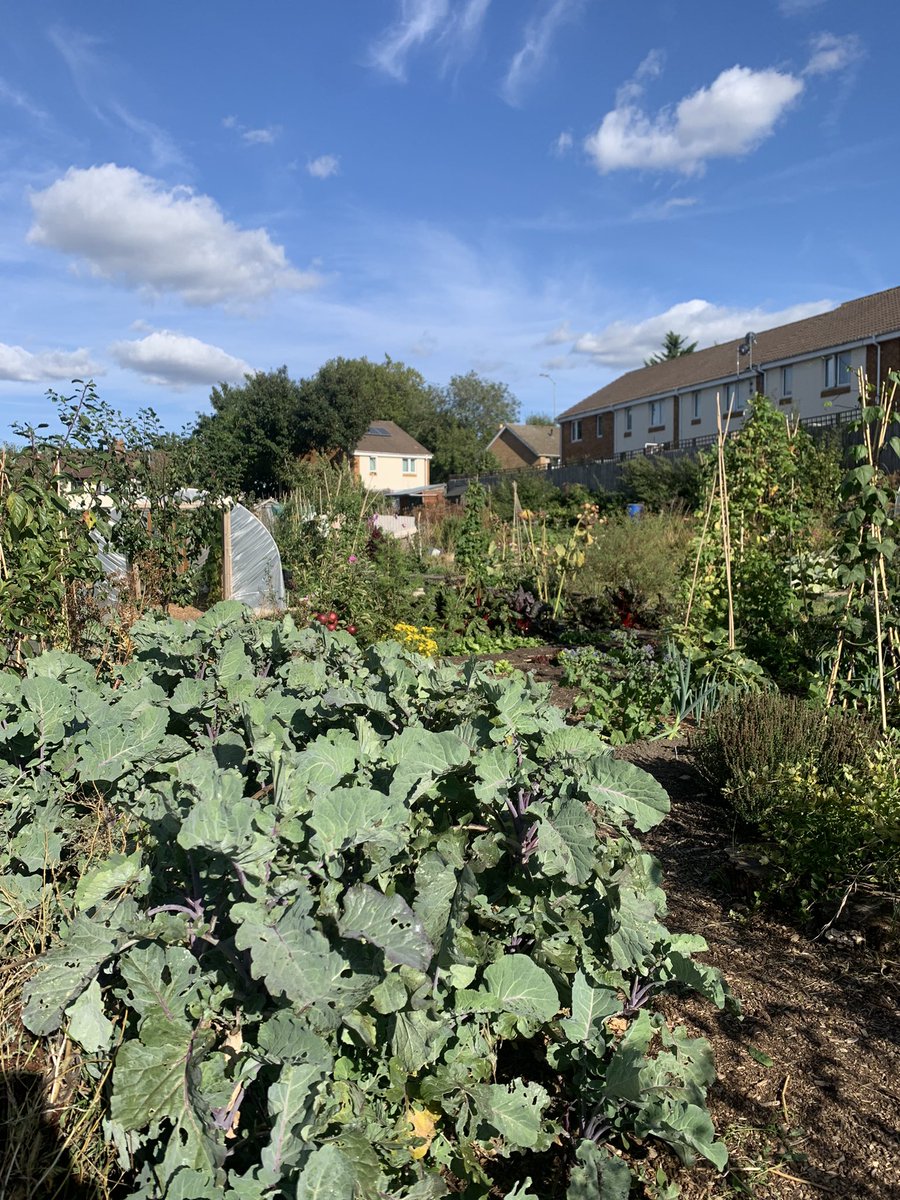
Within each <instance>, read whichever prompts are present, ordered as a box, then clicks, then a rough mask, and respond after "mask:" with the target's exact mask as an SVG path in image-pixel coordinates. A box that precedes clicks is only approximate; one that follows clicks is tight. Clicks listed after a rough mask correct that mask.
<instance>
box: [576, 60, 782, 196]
mask: <svg viewBox="0 0 900 1200" xmlns="http://www.w3.org/2000/svg"><path fill="white" fill-rule="evenodd" d="M648 63H649V65H648ZM659 69H660V62H659V60H658V59H653V60H652V61H651V60H649V59H645V60H644V62H643V63H642V64H641V67H639V68H638V72H637V73H636V74H635V75H634V76H633V77H632V79H631V80H629V81H628V82H627V83H626V84H624V85H623V86H622V87H621V88H620V89H619V91H618V94H617V97H616V107H615V108H614V109H612V111H610V112H608V113H607V114H606V116H605V117H604V118H603V120H602V121H601V123H600V125H599V127H598V128H597V129H596V130H595V132H594V133H592V134H591V135H590V136H589V137H588V138H587V139H586V140H585V149H586V150H587V152H588V154H589V156H590V157H591V158H592V159H593V161H594V164H595V165H596V167H597V168H598V170H600V171H601V172H604V173H606V172H608V171H617V170H623V169H630V170H647V169H653V170H659V171H679V172H681V173H682V174H685V175H695V174H699V173H701V172H702V171H703V169H704V167H705V164H706V163H707V161H708V160H710V159H713V158H733V157H740V156H742V155H744V154H747V153H749V152H750V151H751V150H753V149H755V147H756V146H758V145H759V144H760V143H761V142H762V141H764V140H765V139H766V138H767V137H769V136H770V135H771V134H772V133H773V131H774V129H775V126H776V125H777V123H778V121H779V120H780V119H781V117H782V116H783V115H784V114H785V113H786V112H787V110H788V109H789V108H790V106H791V105H792V104H793V103H794V101H795V100H796V99H797V98H798V96H799V95H800V94H801V92H802V91H803V87H804V85H803V81H802V79H799V78H797V77H796V76H795V75H791V74H790V73H788V72H784V71H777V70H775V69H774V68H769V69H765V70H759V71H757V70H753V69H752V68H750V67H741V66H734V67H730V68H729V69H728V70H726V71H722V72H721V73H720V74H719V75H718V76H717V77H716V79H714V80H713V82H712V83H711V84H710V85H709V86H708V87H702V88H699V89H698V90H697V91H696V92H692V93H691V94H690V95H689V96H685V97H684V98H683V99H682V100H680V101H679V102H678V103H677V104H676V105H675V107H674V108H662V109H660V110H659V111H658V112H656V113H650V114H648V113H647V112H646V111H645V110H644V109H643V108H642V107H641V105H640V100H641V98H642V95H643V90H644V81H645V80H646V79H647V78H650V77H652V76H653V75H657V74H659Z"/></svg>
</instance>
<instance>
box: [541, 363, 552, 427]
mask: <svg viewBox="0 0 900 1200" xmlns="http://www.w3.org/2000/svg"><path fill="white" fill-rule="evenodd" d="M540 377H541V379H549V380H550V382H551V383H552V384H553V424H554V425H555V424H556V380H555V379H554V378H553V376H552V375H548V374H547V372H546V371H541V375H540Z"/></svg>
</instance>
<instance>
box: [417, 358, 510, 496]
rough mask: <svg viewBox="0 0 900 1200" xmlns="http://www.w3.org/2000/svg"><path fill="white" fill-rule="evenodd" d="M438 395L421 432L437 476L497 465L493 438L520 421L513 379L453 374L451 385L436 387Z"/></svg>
mask: <svg viewBox="0 0 900 1200" xmlns="http://www.w3.org/2000/svg"><path fill="white" fill-rule="evenodd" d="M433 396H434V412H433V415H432V417H431V419H430V421H429V422H428V423H427V425H426V427H425V428H424V429H423V430H422V432H421V434H416V436H417V437H419V440H420V441H422V442H424V444H425V445H426V446H428V448H429V449H430V450H431V451H432V453H433V454H434V458H433V460H432V463H431V477H432V479H433V480H435V481H441V480H444V479H449V478H450V476H451V475H477V474H479V473H480V472H482V471H489V470H492V469H494V468H495V467H496V465H497V464H496V460H495V459H494V456H493V455H492V454H489V453H488V451H487V447H488V443H489V442H490V440H491V438H493V436H494V434H495V433H496V432H497V430H498V429H499V428H500V426H501V425H507V424H510V423H512V422H514V421H515V420H516V418H517V417H518V414H519V402H518V400H517V399H516V397H515V396H514V395H513V394H512V392H511V391H510V390H509V388H508V387H507V385H506V384H505V383H498V382H495V381H493V380H489V379H482V378H481V377H480V376H479V375H477V374H476V373H475V372H474V371H469V373H468V374H467V375H454V376H452V377H451V379H450V382H449V383H448V384H447V386H446V387H443V388H439V389H434V390H433ZM410 432H412V430H410Z"/></svg>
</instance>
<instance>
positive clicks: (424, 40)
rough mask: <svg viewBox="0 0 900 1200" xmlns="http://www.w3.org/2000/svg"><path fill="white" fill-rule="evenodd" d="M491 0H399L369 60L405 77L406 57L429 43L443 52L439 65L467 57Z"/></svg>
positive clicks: (393, 75) (396, 76)
mask: <svg viewBox="0 0 900 1200" xmlns="http://www.w3.org/2000/svg"><path fill="white" fill-rule="evenodd" d="M490 5H491V0H460V2H459V3H456V4H455V5H451V3H450V0H399V13H398V16H397V20H396V21H395V22H394V23H393V25H390V26H389V27H388V28H387V29H386V30H385V31H384V33H383V34H382V35H381V37H380V38H378V40H377V41H376V42H375V43H374V44H373V46H372V47H371V48H370V51H369V61H370V63H371V65H372V66H374V67H375V68H376V69H377V70H379V71H382V72H383V73H384V74H385V75H389V76H390V77H391V78H392V79H396V80H398V81H399V82H403V81H404V80H405V79H406V71H407V60H408V59H409V58H410V56H411V55H412V54H413V53H414V52H415V51H417V50H420V49H423V48H425V47H426V46H432V47H433V48H434V49H436V50H437V51H439V53H440V54H441V56H442V64H441V69H442V70H444V71H446V70H448V69H449V68H450V67H451V66H453V65H454V63H459V62H461V61H462V60H464V59H465V58H467V57H468V56H469V55H470V54H471V53H472V51H473V49H474V48H475V46H476V45H477V42H478V39H479V37H480V36H481V31H482V28H483V26H484V22H485V18H486V17H487V13H488V9H489V8H490Z"/></svg>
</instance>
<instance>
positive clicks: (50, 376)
mask: <svg viewBox="0 0 900 1200" xmlns="http://www.w3.org/2000/svg"><path fill="white" fill-rule="evenodd" d="M103 373H104V372H103V368H102V367H100V366H99V365H98V364H97V363H95V362H94V361H93V360H92V358H91V355H90V352H89V351H88V350H85V349H84V348H83V347H82V348H80V349H78V350H39V351H37V352H36V353H35V352H34V351H31V350H26V349H25V347H24V346H9V345H7V344H6V342H0V379H4V380H11V381H14V382H16V383H51V382H53V381H55V380H58V379H88V378H90V377H91V376H93V375H102V374H103Z"/></svg>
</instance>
